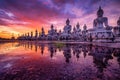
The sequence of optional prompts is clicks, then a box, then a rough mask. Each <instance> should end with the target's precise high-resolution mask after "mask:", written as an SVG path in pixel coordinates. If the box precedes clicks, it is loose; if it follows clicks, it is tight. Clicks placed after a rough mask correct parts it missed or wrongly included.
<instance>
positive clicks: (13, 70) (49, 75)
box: [0, 42, 120, 80]
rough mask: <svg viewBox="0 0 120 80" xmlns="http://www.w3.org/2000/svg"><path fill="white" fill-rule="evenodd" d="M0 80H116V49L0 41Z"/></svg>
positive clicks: (119, 58)
mask: <svg viewBox="0 0 120 80" xmlns="http://www.w3.org/2000/svg"><path fill="white" fill-rule="evenodd" d="M0 80H120V49H119V48H108V47H98V46H95V45H94V46H93V45H83V44H74V43H72V44H69V43H64V44H63V43H49V44H47V43H37V42H24V43H23V42H16V43H4V44H2V43H1V44H0Z"/></svg>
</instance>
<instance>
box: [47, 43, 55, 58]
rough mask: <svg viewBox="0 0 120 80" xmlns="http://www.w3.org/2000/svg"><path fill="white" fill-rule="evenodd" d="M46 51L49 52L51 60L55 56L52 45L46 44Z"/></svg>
mask: <svg viewBox="0 0 120 80" xmlns="http://www.w3.org/2000/svg"><path fill="white" fill-rule="evenodd" d="M48 49H49V51H50V57H51V58H52V57H53V56H54V54H55V47H54V44H48Z"/></svg>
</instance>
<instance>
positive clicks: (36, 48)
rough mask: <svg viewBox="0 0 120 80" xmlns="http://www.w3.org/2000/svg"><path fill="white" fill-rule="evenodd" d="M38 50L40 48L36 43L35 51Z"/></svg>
mask: <svg viewBox="0 0 120 80" xmlns="http://www.w3.org/2000/svg"><path fill="white" fill-rule="evenodd" d="M37 50H38V45H37V44H35V51H36V52H37Z"/></svg>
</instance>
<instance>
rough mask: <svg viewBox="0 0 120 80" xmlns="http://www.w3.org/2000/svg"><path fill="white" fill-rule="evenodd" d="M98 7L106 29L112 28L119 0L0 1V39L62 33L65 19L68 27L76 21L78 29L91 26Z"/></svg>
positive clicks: (115, 23)
mask: <svg viewBox="0 0 120 80" xmlns="http://www.w3.org/2000/svg"><path fill="white" fill-rule="evenodd" d="M99 6H101V7H102V9H103V10H104V16H105V17H108V23H109V25H110V26H113V27H114V26H116V25H117V20H118V18H119V16H120V0H0V37H2V38H10V37H11V36H12V34H14V36H15V37H17V36H18V34H19V35H22V34H23V33H28V32H31V31H33V32H35V30H36V29H37V30H38V31H39V32H40V31H41V28H42V27H43V28H44V29H45V32H46V33H47V31H48V30H49V29H50V26H51V24H53V25H54V28H55V29H57V30H58V31H59V30H62V29H63V27H64V26H65V22H66V19H67V18H69V19H70V24H71V25H72V28H73V27H74V26H75V25H76V24H77V23H78V22H79V24H80V28H81V29H82V28H83V25H84V24H86V25H87V27H88V29H89V28H92V27H93V20H94V19H95V18H96V17H97V15H96V12H97V10H98V8H99Z"/></svg>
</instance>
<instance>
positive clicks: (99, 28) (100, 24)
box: [18, 7, 120, 42]
mask: <svg viewBox="0 0 120 80" xmlns="http://www.w3.org/2000/svg"><path fill="white" fill-rule="evenodd" d="M103 14H104V11H103V9H102V8H101V7H99V9H98V11H97V18H96V19H94V20H93V28H91V29H87V26H86V25H84V26H83V30H81V29H80V24H79V23H77V25H76V26H75V27H73V30H72V26H71V25H70V20H69V19H67V20H66V25H65V26H64V28H63V30H62V31H61V30H59V31H57V29H55V28H54V26H53V25H51V28H50V30H49V31H48V34H47V35H46V34H45V31H44V28H42V29H41V32H40V33H38V31H37V30H36V31H35V36H33V32H31V34H29V33H27V34H24V35H22V36H19V37H18V39H19V40H76V41H93V42H113V41H116V42H120V18H119V19H118V21H117V26H115V27H112V26H109V25H108V18H107V17H104V16H103Z"/></svg>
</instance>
